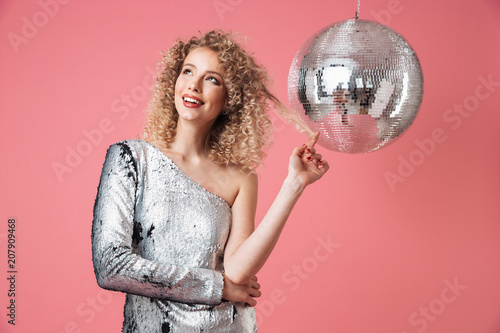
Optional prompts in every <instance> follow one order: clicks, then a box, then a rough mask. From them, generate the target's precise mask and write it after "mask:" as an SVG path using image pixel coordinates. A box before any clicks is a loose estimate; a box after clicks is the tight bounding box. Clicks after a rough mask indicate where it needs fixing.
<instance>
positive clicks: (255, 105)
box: [144, 31, 284, 170]
mask: <svg viewBox="0 0 500 333" xmlns="http://www.w3.org/2000/svg"><path fill="white" fill-rule="evenodd" d="M233 36H234V35H233V34H231V33H226V32H222V31H210V32H208V33H206V34H204V35H201V36H200V37H192V38H191V39H189V40H188V41H184V40H178V41H177V42H176V43H175V44H174V45H173V47H172V48H171V49H170V50H169V51H168V52H167V53H164V52H163V53H162V57H163V59H162V60H161V61H160V62H159V64H158V66H159V73H158V74H157V77H156V85H155V89H154V94H153V99H152V100H151V101H150V104H149V107H148V109H149V116H148V121H147V123H146V126H145V128H144V132H145V136H146V137H148V138H152V139H154V140H159V141H160V142H161V143H162V144H164V145H165V146H166V147H167V148H168V147H169V145H170V144H171V143H172V142H173V140H174V137H175V133H176V127H177V121H178V118H179V115H178V113H177V110H176V108H175V100H174V98H175V94H174V90H175V82H176V80H177V78H178V76H179V74H180V72H181V69H182V66H183V63H184V60H185V59H186V56H187V55H188V54H189V52H190V51H192V50H193V49H196V48H200V47H207V48H209V49H211V50H213V51H215V52H216V53H217V54H218V59H219V62H220V64H221V66H222V67H223V68H224V74H223V80H224V85H225V87H226V89H227V98H226V103H225V105H224V107H223V109H222V112H221V114H220V115H219V116H218V118H217V119H216V121H215V123H214V125H213V127H212V130H211V132H210V137H209V140H210V141H209V142H210V148H209V149H210V150H209V157H210V158H211V159H212V160H213V161H214V162H215V163H217V164H222V165H236V166H238V167H240V168H241V169H246V170H255V168H257V167H258V166H259V165H260V164H261V163H262V160H263V159H264V158H265V156H266V153H265V152H264V148H265V146H266V144H267V142H268V139H269V138H270V136H271V134H272V123H271V121H270V119H269V116H268V114H267V110H268V109H269V105H268V101H271V102H273V103H274V105H275V106H278V107H279V108H284V106H283V104H282V103H281V102H280V101H279V100H278V99H277V98H276V97H275V96H273V94H271V93H270V92H269V90H268V89H267V87H266V85H267V84H268V82H269V77H268V75H267V72H266V71H265V70H264V69H263V68H262V67H260V66H258V65H257V64H256V62H255V60H254V59H253V58H252V57H251V56H250V55H249V54H248V53H247V52H246V51H245V50H243V49H242V48H241V47H240V46H239V45H238V43H236V42H235V40H234V39H233Z"/></svg>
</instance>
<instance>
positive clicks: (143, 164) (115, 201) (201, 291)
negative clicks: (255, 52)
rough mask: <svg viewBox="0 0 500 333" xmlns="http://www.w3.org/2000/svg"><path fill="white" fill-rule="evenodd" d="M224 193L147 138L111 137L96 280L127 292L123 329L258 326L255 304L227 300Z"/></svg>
mask: <svg viewBox="0 0 500 333" xmlns="http://www.w3.org/2000/svg"><path fill="white" fill-rule="evenodd" d="M230 227H231V209H230V207H229V205H228V204H227V202H226V201H224V200H223V199H222V198H220V197H219V196H217V195H215V194H213V193H210V192H208V191H207V190H205V189H204V188H203V187H201V186H200V185H199V184H197V183H195V182H194V181H193V180H191V179H190V178H189V177H188V176H187V175H185V174H184V173H183V172H182V171H181V170H180V169H179V168H178V167H177V166H176V165H175V164H174V163H173V162H172V161H171V160H170V159H169V158H168V157H167V156H166V155H165V154H164V153H163V152H161V151H160V150H159V149H158V148H156V147H155V146H153V145H152V144H150V143H148V142H146V141H143V140H125V141H121V142H118V143H115V144H113V145H111V146H110V147H109V149H108V152H107V154H106V158H105V161H104V166H103V169H102V174H101V179H100V182H99V187H98V191H97V198H96V201H95V205H94V219H93V222H92V259H93V263H94V271H95V274H96V278H97V282H98V284H99V285H100V286H101V287H103V288H105V289H109V290H116V291H122V292H126V293H127V296H126V301H125V306H124V322H123V332H125V333H131V332H137V333H156V332H158V333H164V332H172V333H189V332H237V333H242V332H255V331H256V319H255V310H254V309H253V308H251V307H248V306H245V305H244V304H242V303H233V302H227V301H224V300H221V298H222V288H223V278H222V273H221V272H223V270H224V267H223V254H224V247H225V244H226V241H227V238H228V235H229V230H230Z"/></svg>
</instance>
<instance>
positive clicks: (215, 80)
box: [207, 76, 220, 85]
mask: <svg viewBox="0 0 500 333" xmlns="http://www.w3.org/2000/svg"><path fill="white" fill-rule="evenodd" d="M207 80H208V81H210V82H212V83H215V84H216V85H220V81H219V80H218V79H217V78H216V77H214V76H208V77H207Z"/></svg>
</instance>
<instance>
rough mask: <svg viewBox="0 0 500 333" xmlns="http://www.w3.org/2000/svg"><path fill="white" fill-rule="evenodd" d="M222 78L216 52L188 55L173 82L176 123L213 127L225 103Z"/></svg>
mask: <svg viewBox="0 0 500 333" xmlns="http://www.w3.org/2000/svg"><path fill="white" fill-rule="evenodd" d="M223 74H224V69H223V68H222V67H221V65H220V63H219V60H218V56H217V53H216V52H215V51H213V50H211V49H209V48H206V47H200V48H196V49H194V50H192V51H191V52H189V54H188V55H187V57H186V59H185V60H184V63H183V65H182V69H181V72H180V74H179V77H178V78H177V81H176V82H175V108H176V109H177V112H178V113H179V120H181V119H183V120H188V121H196V122H203V123H207V124H210V126H211V125H212V124H213V122H214V121H215V119H216V118H217V117H218V116H219V114H220V112H221V110H222V108H223V107H224V104H225V101H226V96H227V90H226V87H225V86H224V81H223V79H222V75H223Z"/></svg>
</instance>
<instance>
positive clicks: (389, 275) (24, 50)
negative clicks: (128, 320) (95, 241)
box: [0, 0, 500, 333]
mask: <svg viewBox="0 0 500 333" xmlns="http://www.w3.org/2000/svg"><path fill="white" fill-rule="evenodd" d="M58 1H59V2H56V0H41V1H34V0H30V1H13V0H9V1H6V0H2V1H1V2H0V36H1V39H0V52H1V54H0V59H1V61H0V91H1V98H0V108H1V121H0V126H1V131H0V135H1V138H2V141H1V142H2V148H1V151H2V154H1V156H2V163H1V172H0V177H1V179H0V180H1V204H0V213H1V214H0V217H1V220H0V226H1V227H0V254H1V257H0V262H1V272H0V295H1V296H0V309H2V310H0V331H1V332H50V333H62V332H65V333H69V332H119V331H120V328H121V323H122V318H123V315H122V306H123V301H124V295H123V294H121V293H116V292H108V291H103V290H102V289H100V288H99V287H98V286H97V284H96V281H95V278H94V274H93V268H92V262H91V248H90V230H91V221H92V207H93V203H94V199H95V195H96V188H97V185H98V180H99V175H100V172H101V167H102V163H103V161H104V155H105V152H106V149H107V147H108V146H109V145H110V144H111V143H114V142H116V141H119V140H122V139H127V138H134V137H136V136H137V134H138V133H139V132H140V131H141V128H142V124H143V120H144V114H143V110H144V107H145V105H146V101H147V98H148V96H146V94H145V88H144V87H149V86H150V85H151V82H152V81H151V74H150V72H151V70H152V69H154V68H155V65H156V63H157V61H158V60H159V59H160V55H159V51H160V50H162V49H167V48H168V47H169V46H170V45H171V44H172V41H173V40H174V39H176V38H177V37H188V36H191V35H193V34H196V33H197V31H198V30H201V31H207V30H208V29H212V28H223V29H231V30H233V31H236V32H241V33H242V34H243V35H245V36H247V49H249V50H251V51H252V52H255V56H256V58H257V59H258V60H259V62H260V63H262V64H264V65H265V66H266V68H268V70H269V72H270V73H271V75H272V76H273V78H274V87H273V90H274V92H275V93H276V95H277V96H278V97H279V98H281V99H282V100H283V101H284V102H287V76H288V69H289V66H290V64H291V61H292V59H293V57H294V55H295V52H296V51H297V50H298V49H299V47H300V46H301V45H302V43H303V42H304V41H305V40H306V39H307V38H308V37H309V36H310V35H311V34H312V33H313V32H315V31H316V30H318V29H320V28H322V27H323V26H325V25H328V24H330V23H333V22H335V21H339V20H344V19H349V18H353V16H354V12H355V10H356V6H357V4H356V1H354V0H353V1H331V0H328V1H326V0H324V1H323V0H308V1H291V0H288V1H263V0H261V1H250V0H215V1H212V0H210V1H201V0H199V1H185V2H181V1H167V0H163V1H160V0H145V1H131V0H121V1H90V0H86V1H82V0H72V1H71V0H65V1H62V0H58ZM63 2H64V3H63ZM223 6H225V7H223ZM217 8H219V10H217ZM221 8H222V10H221ZM361 18H362V19H372V20H380V21H381V22H382V23H385V24H387V25H389V26H390V27H392V28H393V29H395V30H396V31H398V32H399V33H401V34H402V35H403V36H404V37H405V38H406V39H407V40H408V41H409V42H410V44H411V45H412V46H413V48H414V49H415V50H416V52H417V54H418V56H419V58H420V61H421V64H422V68H423V71H424V79H425V88H424V100H423V103H422V106H421V109H420V112H419V115H418V117H417V119H416V120H415V122H414V124H413V125H412V126H411V127H410V129H409V130H408V132H407V133H406V134H405V135H404V136H403V137H402V138H401V139H399V140H398V141H397V142H395V143H394V144H392V145H390V146H389V147H387V148H384V149H382V150H380V151H378V152H374V153H370V154H363V155H349V154H341V153H335V152H331V151H327V150H325V149H322V151H323V154H324V158H325V159H327V160H328V161H329V162H330V164H331V165H332V170H331V171H330V172H329V173H328V174H327V176H326V177H325V179H324V181H322V182H321V183H318V184H314V185H312V186H311V187H310V188H308V189H307V191H306V192H305V194H304V195H303V197H302V199H301V200H300V202H299V203H298V205H297V207H296V209H295V210H294V212H293V213H292V216H291V218H290V220H289V224H288V225H287V227H286V228H285V231H284V233H283V236H282V238H281V240H280V242H279V244H278V247H277V249H276V250H275V252H274V253H273V255H272V257H271V258H270V260H269V261H268V263H267V264H266V266H265V267H264V269H263V270H262V271H261V272H260V273H259V278H260V281H261V282H262V290H263V293H264V295H263V297H262V298H261V299H260V300H259V305H258V307H257V312H258V321H259V331H260V332H337V333H358V332H359V333H361V332H363V333H364V332H370V333H413V332H424V331H425V332H428V333H435V332H440V333H450V332H453V333H471V332H473V333H498V332H500V284H499V281H500V223H499V222H500V219H499V216H500V209H499V199H500V195H499V194H500V186H499V185H500V179H499V170H500V165H499V162H500V156H499V142H500V140H499V139H500V130H499V129H498V123H499V121H500V114H499V112H498V111H499V109H498V106H499V102H500V84H499V82H500V62H499V61H498V59H500V47H499V32H500V4H499V2H498V1H497V0H495V1H493V0H478V1H464V0H460V1H457V0H443V1H429V0H421V1H411V0H372V1H362V3H361ZM481 78H483V79H484V80H488V78H489V79H490V81H493V82H496V85H494V84H493V85H491V84H490V85H489V86H485V84H484V82H483V81H484V80H483V79H481ZM482 80H483V81H482ZM488 89H489V90H488ZM127 101H128V102H127ZM463 104H465V107H464V110H465V111H464V112H463V116H460V115H459V114H458V113H456V112H454V111H453V110H452V109H453V107H454V106H456V107H460V106H461V105H463ZM467 110H470V111H467ZM272 115H273V118H274V122H275V136H274V145H273V146H272V148H271V150H270V152H269V157H268V159H267V160H266V163H265V165H264V167H263V168H262V170H261V172H260V174H261V183H260V193H259V195H260V198H259V207H258V217H259V218H261V217H262V216H263V215H264V214H265V211H266V209H267V208H268V207H269V205H270V204H271V201H272V199H273V197H274V195H275V194H276V193H277V191H278V188H279V186H280V183H281V181H282V180H283V178H284V177H285V173H286V166H287V160H288V156H289V153H290V152H291V150H292V149H293V146H295V145H300V144H302V143H304V141H305V137H304V136H302V135H300V134H298V133H296V132H295V130H294V129H293V128H292V126H290V125H288V124H285V123H284V122H283V121H281V120H280V119H279V118H278V117H277V116H275V115H274V112H273V113H272ZM89 133H91V134H89ZM433 133H434V134H433ZM88 135H91V136H92V138H93V140H92V141H93V142H91V141H90V140H89V139H88V138H87V136H88ZM431 140H432V142H433V143H431ZM418 143H424V144H426V146H424V147H427V148H420V147H421V146H422V144H420V145H419V144H418ZM68 149H69V150H79V151H80V152H81V154H80V155H79V159H77V158H75V157H73V160H69V162H67V161H66V159H67V156H68V154H69V153H68ZM423 150H428V151H427V154H424V153H425V152H423ZM404 161H407V162H404ZM408 161H412V162H408ZM68 163H69V164H68ZM405 163H406V164H405ZM408 163H413V165H410V164H408ZM70 164H71V165H70ZM54 165H59V166H62V165H65V167H66V169H65V171H64V172H63V173H61V172H59V173H57V172H56V171H55V170H54ZM388 177H389V178H388ZM391 177H392V178H391ZM398 177H399V178H398ZM388 179H389V180H388ZM391 179H392V181H391ZM9 218H15V219H16V224H17V231H16V232H17V234H16V235H17V238H16V256H17V262H16V269H17V271H18V273H17V281H16V304H17V308H16V311H17V312H16V314H17V317H16V326H15V327H12V326H11V325H8V324H7V319H8V318H7V316H6V314H7V309H6V307H7V306H8V301H9V298H8V297H7V292H8V285H7V280H6V278H7V277H8V274H7V273H6V271H7V267H6V263H7V220H8V219H9ZM325 244H327V245H325ZM328 244H329V245H328ZM453 285H455V286H453Z"/></svg>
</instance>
